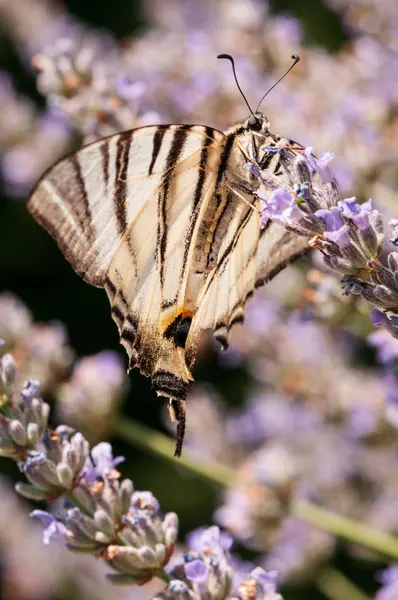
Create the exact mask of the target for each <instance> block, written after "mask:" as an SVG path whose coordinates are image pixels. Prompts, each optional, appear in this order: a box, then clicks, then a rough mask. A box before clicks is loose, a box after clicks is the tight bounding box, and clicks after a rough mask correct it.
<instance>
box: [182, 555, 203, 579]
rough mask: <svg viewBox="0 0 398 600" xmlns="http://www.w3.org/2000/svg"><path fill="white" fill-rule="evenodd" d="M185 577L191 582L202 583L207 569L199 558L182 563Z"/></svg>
mask: <svg viewBox="0 0 398 600" xmlns="http://www.w3.org/2000/svg"><path fill="white" fill-rule="evenodd" d="M184 569H185V574H186V576H187V578H188V579H189V580H190V581H192V582H193V583H198V584H200V583H204V582H205V581H207V578H208V576H209V569H208V568H207V566H206V565H205V563H204V562H203V561H202V560H200V559H195V560H192V561H190V562H188V563H186V564H185V565H184Z"/></svg>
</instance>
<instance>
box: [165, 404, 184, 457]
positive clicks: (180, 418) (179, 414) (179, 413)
mask: <svg viewBox="0 0 398 600" xmlns="http://www.w3.org/2000/svg"><path fill="white" fill-rule="evenodd" d="M168 408H169V413H170V418H171V420H172V421H177V435H176V445H175V451H174V456H176V457H177V458H179V457H180V456H181V453H182V447H183V444H184V437H185V421H186V411H185V400H170V401H169V406H168Z"/></svg>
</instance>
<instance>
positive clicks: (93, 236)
mask: <svg viewBox="0 0 398 600" xmlns="http://www.w3.org/2000/svg"><path fill="white" fill-rule="evenodd" d="M224 142H225V136H224V134H223V133H221V132H219V131H217V130H214V129H211V128H208V127H201V126H187V125H181V126H179V125H172V126H157V127H143V128H140V129H137V130H133V131H130V132H126V133H122V134H119V135H115V136H112V137H110V138H107V139H105V140H101V141H99V142H95V143H94V144H91V145H89V146H87V147H85V148H83V149H82V150H80V151H79V152H77V153H76V154H75V155H74V156H72V157H71V158H67V159H65V160H63V161H61V162H60V163H59V164H57V165H56V166H55V167H53V168H52V169H51V170H50V171H49V172H48V173H47V174H46V175H45V176H44V177H43V178H42V180H41V181H40V182H39V184H38V185H37V187H36V189H35V190H34V191H33V193H32V195H31V198H30V200H29V204H28V206H29V209H30V211H31V212H32V214H33V215H34V217H35V218H36V219H37V220H38V221H39V223H41V224H42V225H43V226H44V227H45V228H46V229H47V230H48V231H49V233H50V234H51V235H52V236H53V237H54V238H55V239H56V241H57V243H58V245H59V247H60V248H61V250H62V251H63V252H64V254H65V256H66V258H67V259H68V260H69V261H70V262H71V264H72V266H73V267H74V269H75V270H76V271H77V272H78V273H79V274H80V275H81V276H82V277H83V278H84V279H85V280H86V281H88V282H89V283H91V284H93V285H96V286H103V287H105V289H106V291H107V293H108V296H109V298H110V301H111V305H112V316H113V318H114V320H115V321H116V323H117V326H118V328H119V332H120V336H121V342H122V344H123V345H124V346H125V348H126V350H127V352H128V354H129V358H130V365H131V366H135V365H137V366H138V367H139V368H140V370H141V371H142V372H143V373H144V374H145V375H147V376H150V377H151V378H152V382H153V385H154V387H155V389H156V391H157V393H158V394H159V395H164V396H166V397H168V398H170V399H171V400H176V401H177V402H176V403H175V405H174V406H173V409H174V410H175V412H176V413H177V414H176V416H177V418H179V420H181V421H182V420H183V415H179V414H178V413H179V411H180V409H181V405H180V404H179V402H178V401H180V400H183V399H184V398H185V395H186V392H187V388H188V382H189V380H190V379H191V375H190V373H189V370H188V368H187V366H186V362H185V350H184V347H185V341H186V337H187V335H188V330H189V327H190V323H191V320H192V317H193V315H194V313H195V312H196V310H197V298H198V296H199V293H200V289H201V286H202V285H203V279H204V275H203V271H204V268H203V265H202V262H203V258H202V255H203V252H201V250H203V249H204V246H205V240H206V235H207V232H206V231H205V230H204V229H203V227H204V224H205V223H206V218H207V217H208V215H209V206H210V207H211V210H210V214H212V212H213V211H214V210H215V207H214V204H215V198H216V197H218V195H217V193H216V187H217V186H219V185H220V183H221V177H218V172H219V169H220V168H221V163H222V156H223V155H222V150H223V146H224ZM206 215H207V216H206ZM181 410H182V409H181Z"/></svg>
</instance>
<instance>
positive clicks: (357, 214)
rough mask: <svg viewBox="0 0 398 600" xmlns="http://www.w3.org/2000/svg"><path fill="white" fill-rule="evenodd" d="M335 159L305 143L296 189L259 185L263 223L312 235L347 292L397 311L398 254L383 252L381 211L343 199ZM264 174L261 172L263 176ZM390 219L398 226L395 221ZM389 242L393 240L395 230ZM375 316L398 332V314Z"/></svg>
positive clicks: (313, 243) (298, 160) (377, 321)
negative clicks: (333, 167)
mask: <svg viewBox="0 0 398 600" xmlns="http://www.w3.org/2000/svg"><path fill="white" fill-rule="evenodd" d="M280 152H283V149H281V150H280ZM332 158H333V157H332V155H331V154H330V153H328V154H326V155H321V156H320V158H319V159H316V158H315V157H313V156H312V155H311V148H307V149H306V150H305V151H304V153H303V154H298V156H297V157H296V160H295V165H294V170H295V180H296V183H295V187H294V192H293V193H292V192H290V191H289V190H287V189H285V188H279V189H276V190H275V191H273V192H272V193H271V194H270V195H269V196H266V195H265V193H264V191H263V190H262V188H261V187H260V189H259V191H258V192H256V194H257V196H258V197H259V198H260V200H261V201H262V202H263V208H262V222H263V223H264V224H266V223H267V222H268V220H271V221H274V222H276V223H280V224H282V225H284V226H285V227H286V228H287V229H289V230H291V231H294V232H296V233H297V234H299V235H305V236H308V237H309V238H311V239H310V241H309V244H310V246H312V247H313V248H317V249H318V250H320V252H321V253H322V255H323V260H324V263H325V265H326V266H327V267H329V268H331V269H333V270H334V271H337V272H338V273H339V274H340V275H342V284H343V287H344V293H345V294H346V295H348V294H354V295H358V296H361V297H362V298H364V299H365V300H367V301H368V302H369V303H370V304H371V305H373V306H375V307H377V308H378V309H383V311H391V312H392V313H395V312H398V253H397V252H395V251H390V252H389V253H388V254H387V255H386V256H385V257H383V256H382V251H383V244H384V240H385V236H384V229H383V218H382V215H381V213H380V212H379V211H378V210H376V209H374V208H373V206H372V201H371V200H368V201H367V202H365V203H363V204H359V203H358V202H357V200H356V198H345V199H341V197H340V193H339V190H338V187H337V184H336V182H335V180H334V179H333V175H332V173H331V170H330V167H329V162H330V161H331V159H332ZM265 177H266V173H264V172H262V173H261V174H260V180H262V179H264V178H265ZM391 223H392V225H393V227H394V228H396V226H397V225H396V221H392V222H391ZM394 231H395V229H394ZM390 241H391V242H392V243H393V244H394V245H395V241H396V236H395V234H394V237H393V238H392V239H391V240H390ZM373 321H374V323H375V324H376V325H377V326H385V327H386V329H388V331H389V332H390V333H391V334H392V335H393V336H394V337H397V336H398V323H397V318H396V317H394V316H392V317H391V318H390V319H389V318H388V317H387V316H386V315H385V314H384V313H381V312H380V310H378V311H377V312H376V313H374V318H373Z"/></svg>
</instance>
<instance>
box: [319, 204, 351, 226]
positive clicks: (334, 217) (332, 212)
mask: <svg viewBox="0 0 398 600" xmlns="http://www.w3.org/2000/svg"><path fill="white" fill-rule="evenodd" d="M315 216H316V217H319V218H320V219H322V221H323V222H324V223H325V231H327V232H330V231H338V230H339V229H341V228H342V227H345V223H344V221H343V219H342V216H341V211H340V209H338V208H337V206H332V208H331V209H325V208H322V209H321V210H317V211H316V213H315Z"/></svg>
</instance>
